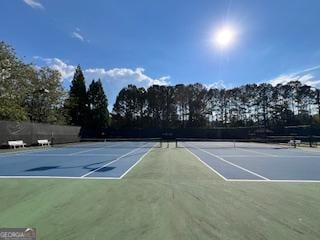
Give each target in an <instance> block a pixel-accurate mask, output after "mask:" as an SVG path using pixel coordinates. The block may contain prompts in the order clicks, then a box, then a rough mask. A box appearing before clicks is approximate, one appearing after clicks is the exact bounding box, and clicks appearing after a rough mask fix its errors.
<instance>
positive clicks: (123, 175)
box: [120, 145, 154, 179]
mask: <svg viewBox="0 0 320 240" xmlns="http://www.w3.org/2000/svg"><path fill="white" fill-rule="evenodd" d="M153 148H154V145H153V146H152V148H150V149H149V150H148V151H147V152H146V153H145V154H143V155H142V156H141V158H140V159H139V160H138V161H137V162H136V163H135V164H133V165H132V166H131V167H130V168H129V169H128V170H127V171H126V172H125V173H124V174H122V175H121V176H120V179H122V178H123V177H125V176H126V175H127V173H129V172H130V171H131V170H132V169H133V168H134V167H135V166H136V165H137V164H138V163H139V162H141V161H142V159H143V158H144V157H145V156H146V155H147V154H148V153H150V152H151V150H153Z"/></svg>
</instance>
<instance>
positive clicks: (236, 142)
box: [176, 136, 314, 149]
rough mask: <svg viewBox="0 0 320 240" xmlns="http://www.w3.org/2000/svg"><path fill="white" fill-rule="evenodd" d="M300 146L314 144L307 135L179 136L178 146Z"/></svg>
mask: <svg viewBox="0 0 320 240" xmlns="http://www.w3.org/2000/svg"><path fill="white" fill-rule="evenodd" d="M299 146H304V147H309V146H314V143H313V142H310V138H307V137H300V138H298V137H294V138H292V137H290V136H277V137H269V138H256V139H203V138H201V139H199V138H178V139H176V147H177V148H179V147H187V148H202V149H205V148H208V149H224V148H247V149H291V148H296V147H299Z"/></svg>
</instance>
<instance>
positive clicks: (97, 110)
mask: <svg viewBox="0 0 320 240" xmlns="http://www.w3.org/2000/svg"><path fill="white" fill-rule="evenodd" d="M87 95H88V103H89V108H90V114H89V121H88V123H89V127H90V128H92V129H101V128H104V127H107V126H108V121H109V111H108V100H107V97H106V95H105V93H104V90H103V87H102V83H101V81H100V79H99V80H98V81H95V80H92V82H91V84H90V86H89V89H88V94H87Z"/></svg>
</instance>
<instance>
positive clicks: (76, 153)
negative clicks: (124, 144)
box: [69, 144, 117, 156]
mask: <svg viewBox="0 0 320 240" xmlns="http://www.w3.org/2000/svg"><path fill="white" fill-rule="evenodd" d="M116 145H117V144H112V145H108V147H113V146H116ZM99 146H101V145H99ZM83 147H84V148H85V147H86V146H83ZM104 148H106V146H103V147H100V148H97V147H95V148H93V149H89V150H83V151H78V152H73V153H70V154H69V156H75V155H78V154H81V153H86V152H92V151H96V150H100V149H104Z"/></svg>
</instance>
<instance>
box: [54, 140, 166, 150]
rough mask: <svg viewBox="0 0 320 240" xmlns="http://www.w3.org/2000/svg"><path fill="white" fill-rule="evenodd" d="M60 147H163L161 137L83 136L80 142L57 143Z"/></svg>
mask: <svg viewBox="0 0 320 240" xmlns="http://www.w3.org/2000/svg"><path fill="white" fill-rule="evenodd" d="M54 147H58V148H151V147H155V148H161V147H162V140H161V139H160V138H104V139H101V138H82V139H80V142H72V143H67V144H57V145H54Z"/></svg>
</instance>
